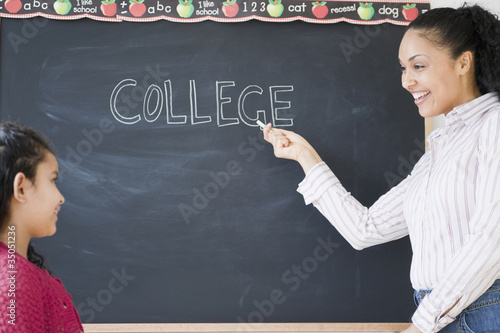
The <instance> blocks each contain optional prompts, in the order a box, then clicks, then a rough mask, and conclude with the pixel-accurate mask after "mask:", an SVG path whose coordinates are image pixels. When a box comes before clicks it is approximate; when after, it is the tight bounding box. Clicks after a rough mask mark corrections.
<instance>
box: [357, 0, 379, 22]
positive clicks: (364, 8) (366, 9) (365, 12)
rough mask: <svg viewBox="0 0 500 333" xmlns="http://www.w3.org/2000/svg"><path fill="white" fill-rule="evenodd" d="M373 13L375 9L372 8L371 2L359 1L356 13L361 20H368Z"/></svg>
mask: <svg viewBox="0 0 500 333" xmlns="http://www.w3.org/2000/svg"><path fill="white" fill-rule="evenodd" d="M373 14H375V9H373V3H371V2H370V3H368V2H365V3H363V2H360V3H359V7H358V15H359V17H360V18H361V19H362V20H370V19H371V18H372V17H373Z"/></svg>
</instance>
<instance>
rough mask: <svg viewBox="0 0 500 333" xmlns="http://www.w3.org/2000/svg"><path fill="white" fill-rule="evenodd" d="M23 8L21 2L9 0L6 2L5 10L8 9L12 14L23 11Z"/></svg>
mask: <svg viewBox="0 0 500 333" xmlns="http://www.w3.org/2000/svg"><path fill="white" fill-rule="evenodd" d="M22 6H23V4H22V3H21V0H7V1H5V9H7V11H8V12H9V13H12V14H15V13H17V12H18V11H19V10H20V9H21V7H22Z"/></svg>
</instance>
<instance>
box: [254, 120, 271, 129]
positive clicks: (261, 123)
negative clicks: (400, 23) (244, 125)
mask: <svg viewBox="0 0 500 333" xmlns="http://www.w3.org/2000/svg"><path fill="white" fill-rule="evenodd" d="M257 125H259V126H260V129H261V130H264V127H266V125H265V124H264V123H263V122H262V121H260V120H257ZM269 131H270V132H272V131H273V129H272V128H271V129H270V130H269Z"/></svg>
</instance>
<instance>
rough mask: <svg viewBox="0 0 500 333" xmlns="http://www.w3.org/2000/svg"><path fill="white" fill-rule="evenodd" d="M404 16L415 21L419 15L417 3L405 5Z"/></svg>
mask: <svg viewBox="0 0 500 333" xmlns="http://www.w3.org/2000/svg"><path fill="white" fill-rule="evenodd" d="M403 16H404V17H405V19H407V20H408V21H413V20H414V19H416V18H417V16H418V8H417V5H416V4H411V5H410V4H407V5H404V6H403Z"/></svg>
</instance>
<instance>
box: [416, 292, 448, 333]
mask: <svg viewBox="0 0 500 333" xmlns="http://www.w3.org/2000/svg"><path fill="white" fill-rule="evenodd" d="M441 313H442V310H440V309H438V308H437V307H435V306H434V304H432V302H431V296H430V295H429V296H427V297H426V298H425V299H424V300H423V301H422V303H421V304H420V305H419V307H418V309H417V311H415V313H414V314H413V317H412V318H411V320H412V322H413V324H414V325H415V326H417V327H418V329H419V330H420V331H422V333H434V332H438V331H440V330H441V329H443V328H444V327H446V326H447V325H448V324H450V323H452V322H453V321H454V320H455V318H453V317H451V316H448V315H447V314H446V315H441Z"/></svg>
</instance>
